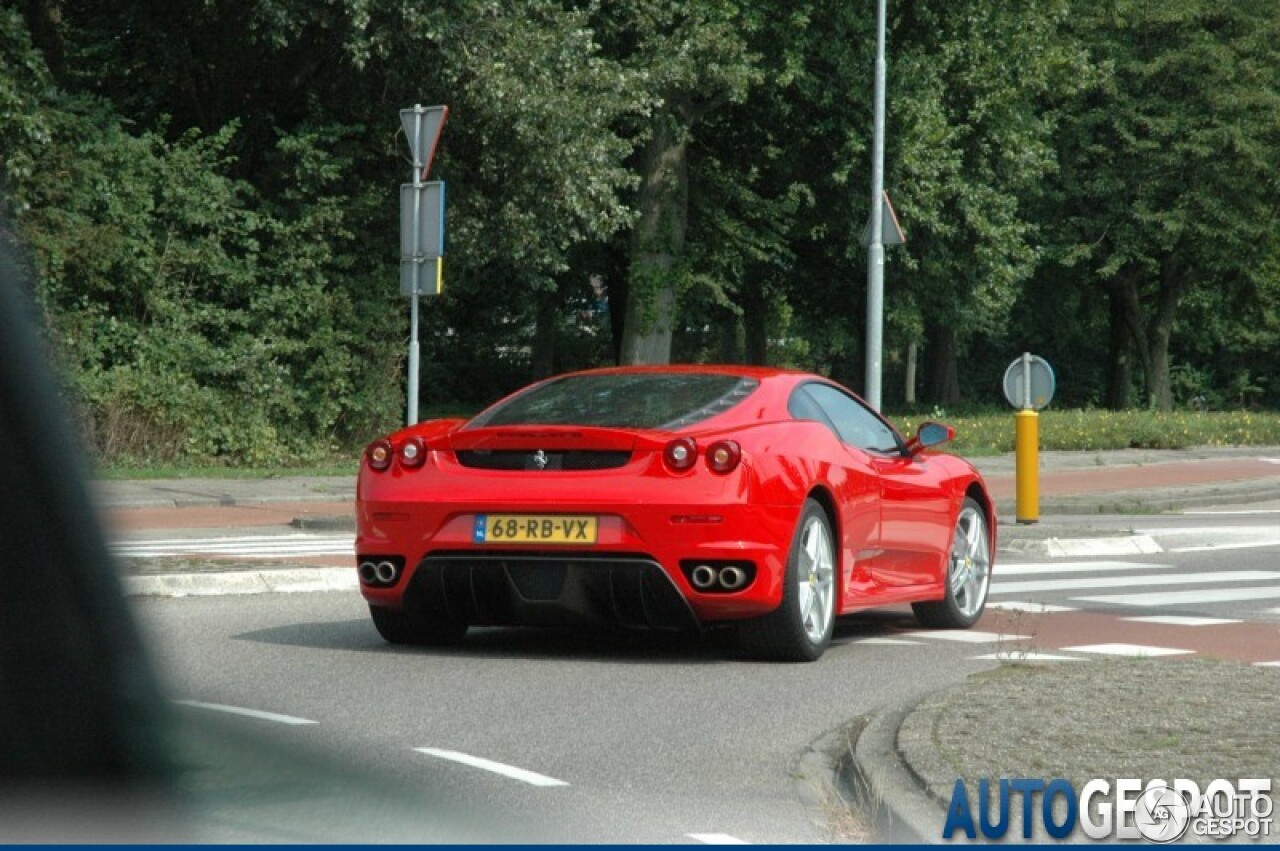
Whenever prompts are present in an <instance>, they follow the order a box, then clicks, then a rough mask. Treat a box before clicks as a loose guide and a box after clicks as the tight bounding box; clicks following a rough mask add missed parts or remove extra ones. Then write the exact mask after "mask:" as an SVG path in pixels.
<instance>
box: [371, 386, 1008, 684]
mask: <svg viewBox="0 0 1280 851" xmlns="http://www.w3.org/2000/svg"><path fill="white" fill-rule="evenodd" d="M953 436H954V432H953V431H952V430H951V428H950V427H948V426H945V425H940V424H937V423H926V424H925V425H923V426H921V427H920V429H919V431H918V432H917V434H916V435H914V436H913V437H911V438H910V439H904V438H903V436H902V435H900V434H899V433H898V431H897V430H896V429H894V427H893V426H892V425H890V424H889V422H888V421H886V420H885V419H884V418H882V417H881V416H879V415H878V414H877V413H876V412H875V411H873V410H872V409H871V408H869V407H868V406H867V405H866V404H865V403H863V402H862V401H861V400H860V399H859V398H858V397H857V396H855V395H854V394H852V393H850V392H849V391H848V390H846V389H844V388H843V387H841V386H839V385H838V384H835V383H834V382H831V381H829V380H827V379H825V378H821V377H819V376H816V375H809V374H804V373H799V372H790V371H784V370H776V369H764V368H754V367H736V366H685V367H676V366H670V367H667V366H664V367H630V368H617V369H602V370H593V371H588V372H579V373H572V374H568V375H562V376H559V377H556V378H551V379H548V380H546V381H542V382H538V383H536V384H533V385H531V386H529V387H527V388H525V389H523V390H520V391H518V392H516V393H514V394H512V395H511V396H508V397H507V398H505V399H502V400H501V401H499V402H497V403H496V404H494V405H492V406H491V407H489V408H488V409H486V410H485V411H483V412H481V413H480V414H479V415H478V416H476V417H475V418H473V419H471V420H460V419H451V420H434V421H431V422H424V423H420V424H418V425H415V426H412V427H410V428H406V429H402V430H400V431H397V432H395V433H394V434H392V435H390V436H388V437H386V438H383V439H381V440H378V441H375V442H374V443H373V444H371V445H370V446H369V447H368V449H367V450H366V451H365V454H364V457H363V459H362V463H361V467H360V475H359V482H358V486H357V495H356V522H357V536H356V552H357V570H358V572H359V577H360V589H361V592H362V594H363V595H364V597H365V599H366V600H367V601H368V603H369V610H370V613H371V615H372V618H373V623H374V626H375V627H376V628H377V630H378V632H379V633H380V634H381V635H382V637H383V638H385V639H386V640H387V641H390V642H393V643H428V644H429V643H448V642H454V641H458V640H460V639H461V638H462V637H463V635H464V633H465V632H466V631H467V629H468V627H470V626H479V625H504V624H531V625H543V624H545V625H553V624H574V623H600V622H604V623H614V624H619V625H622V626H624V627H633V628H638V629H698V628H706V627H712V626H717V625H726V626H733V627H735V628H736V630H737V632H738V636H739V640H740V642H741V644H742V646H743V648H744V649H745V650H746V651H747V653H748V654H750V655H752V656H755V657H759V658H771V659H782V660H793V661H812V660H814V659H817V658H818V657H819V656H821V655H822V653H823V651H824V650H825V649H826V648H827V645H828V644H829V642H830V640H831V634H832V630H833V627H834V623H835V618H836V617H837V616H838V615H841V614H846V613H848V612H852V611H855V610H857V609H864V608H868V607H875V606H884V605H889V604H897V603H910V604H911V605H912V608H913V610H914V612H915V614H916V617H917V618H918V619H919V620H920V622H921V623H922V624H923V625H925V626H928V627H941V628H953V629H954V628H966V627H969V626H972V625H973V624H974V623H975V622H976V621H977V620H978V618H979V617H980V616H981V615H982V611H983V608H984V606H985V605H986V599H987V590H988V587H989V584H990V579H991V569H992V564H993V560H994V556H995V536H994V530H995V508H994V505H993V503H992V500H991V497H990V495H989V494H988V491H987V489H986V486H985V485H984V483H983V481H982V477H981V476H980V475H979V474H978V472H977V471H976V470H975V469H974V468H973V467H972V466H971V465H970V464H969V463H968V462H966V461H964V460H961V459H960V458H957V457H955V456H952V455H947V454H943V453H940V452H937V451H935V449H934V447H936V446H938V445H940V444H943V443H946V442H947V441H949V440H950V439H951V438H952V437H953Z"/></svg>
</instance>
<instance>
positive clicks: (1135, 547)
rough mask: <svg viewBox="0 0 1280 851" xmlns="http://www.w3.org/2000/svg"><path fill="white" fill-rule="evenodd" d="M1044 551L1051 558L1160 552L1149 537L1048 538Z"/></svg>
mask: <svg viewBox="0 0 1280 851" xmlns="http://www.w3.org/2000/svg"><path fill="white" fill-rule="evenodd" d="M1045 550H1046V551H1047V553H1048V554H1049V555H1050V556H1051V557H1053V558H1061V557H1066V558H1070V557H1073V556H1074V557H1076V558H1080V557H1088V556H1127V555H1148V554H1151V553H1158V552H1162V551H1163V549H1162V547H1161V546H1160V545H1159V544H1157V543H1156V542H1155V540H1154V539H1152V538H1151V537H1150V536H1149V535H1121V536H1116V537H1110V538H1050V539H1049V540H1047V541H1045Z"/></svg>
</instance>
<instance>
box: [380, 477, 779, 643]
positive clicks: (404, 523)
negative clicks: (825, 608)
mask: <svg viewBox="0 0 1280 851" xmlns="http://www.w3.org/2000/svg"><path fill="white" fill-rule="evenodd" d="M504 512H510V513H522V514H529V513H545V514H574V515H579V514H591V515H594V516H596V517H597V518H598V527H599V535H598V540H597V542H596V543H595V544H594V545H591V546H568V545H559V546H553V545H545V546H541V547H522V548H521V549H520V550H518V551H513V550H508V549H498V548H495V547H494V546H493V545H483V544H476V543H475V542H474V539H473V538H474V527H475V516H476V515H477V514H480V513H504ZM798 512H799V508H798V507H797V508H795V509H790V508H787V507H768V506H752V505H744V504H720V505H707V504H698V505H687V504H680V505H672V504H667V505H653V504H637V503H630V504H626V505H617V504H615V505H612V506H610V505H602V504H600V503H599V502H596V503H592V504H587V503H578V504H575V503H564V502H557V503H554V504H550V503H547V504H543V505H540V506H539V505H536V504H531V503H530V501H528V500H521V501H520V502H519V503H517V504H510V503H508V504H502V503H497V502H485V503H483V504H480V505H476V506H475V507H474V508H472V507H470V506H466V505H462V506H460V505H457V504H452V505H450V506H447V507H446V506H441V505H434V504H431V503H427V502H391V501H371V500H362V501H360V502H359V503H358V504H357V536H356V552H357V560H358V561H359V560H362V559H364V558H367V557H369V556H396V557H398V558H402V559H403V564H404V565H405V569H404V571H403V573H402V575H401V576H400V577H399V579H398V581H397V582H396V583H395V585H393V586H391V587H389V588H387V587H375V586H372V585H366V584H363V583H362V584H361V593H362V594H363V595H364V597H365V599H366V600H368V601H369V603H371V604H373V605H378V606H385V607H389V608H392V609H402V608H404V607H405V596H406V594H411V595H419V594H420V595H423V596H424V597H425V598H427V599H433V600H436V601H437V602H439V601H444V602H443V604H444V605H448V606H450V609H449V611H450V613H451V614H453V615H454V616H455V617H459V618H460V619H463V620H465V621H466V622H468V623H473V624H486V623H492V624H536V625H546V624H562V623H570V624H571V623H580V622H598V621H610V622H614V623H619V624H622V625H624V626H628V627H636V628H656V629H676V628H684V627H693V626H697V625H704V624H707V623H711V622H715V621H724V620H733V619H740V618H748V617H755V616H758V615H762V614H766V613H768V612H771V611H773V610H774V609H776V608H777V607H778V605H779V604H780V602H781V600H782V589H783V584H782V580H783V576H784V574H785V568H786V559H787V551H788V549H789V547H790V540H791V535H792V532H793V530H794V525H795V522H796V518H797V516H798ZM702 561H723V562H729V561H732V562H739V563H740V562H749V563H750V564H751V565H753V567H754V576H753V577H752V581H751V582H750V583H749V584H747V585H746V586H745V587H743V588H741V589H740V590H736V591H733V592H725V591H723V590H720V591H712V592H703V591H699V590H697V589H695V588H694V587H693V585H692V584H691V582H690V580H689V577H688V575H687V571H686V570H684V569H682V567H681V563H682V562H683V563H684V564H685V566H686V568H687V567H688V566H689V565H690V564H692V563H695V562H702Z"/></svg>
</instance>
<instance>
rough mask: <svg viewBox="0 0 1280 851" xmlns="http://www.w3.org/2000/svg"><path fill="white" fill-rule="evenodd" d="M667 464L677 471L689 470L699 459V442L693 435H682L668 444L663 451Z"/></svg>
mask: <svg viewBox="0 0 1280 851" xmlns="http://www.w3.org/2000/svg"><path fill="white" fill-rule="evenodd" d="M662 457H663V458H664V459H665V460H666V462H667V466H668V467H670V468H671V469H673V470H676V471H684V470H688V469H689V468H691V467H692V466H693V465H694V462H696V461H697V460H698V444H696V443H694V442H693V438H691V437H682V438H679V439H678V440H673V441H671V442H670V443H668V444H667V448H666V449H664V450H663V451H662Z"/></svg>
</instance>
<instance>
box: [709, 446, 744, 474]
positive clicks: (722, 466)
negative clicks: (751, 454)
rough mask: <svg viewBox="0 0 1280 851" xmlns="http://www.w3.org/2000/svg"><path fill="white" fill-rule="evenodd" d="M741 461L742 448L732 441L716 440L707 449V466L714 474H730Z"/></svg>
mask: <svg viewBox="0 0 1280 851" xmlns="http://www.w3.org/2000/svg"><path fill="white" fill-rule="evenodd" d="M741 460H742V448H741V447H739V446H738V444H737V443H735V442H733V441H732V440H717V441H716V442H715V443H713V444H711V445H710V446H708V447H707V466H708V467H710V468H711V470H712V471H713V472H716V473H731V472H733V470H734V468H735V467H737V466H738V462H740V461H741Z"/></svg>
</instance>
